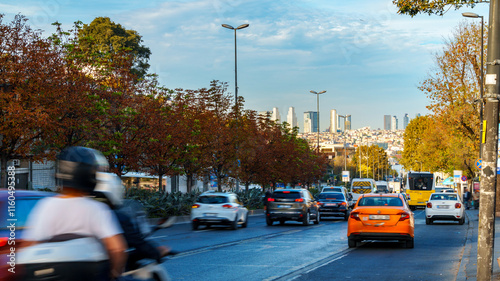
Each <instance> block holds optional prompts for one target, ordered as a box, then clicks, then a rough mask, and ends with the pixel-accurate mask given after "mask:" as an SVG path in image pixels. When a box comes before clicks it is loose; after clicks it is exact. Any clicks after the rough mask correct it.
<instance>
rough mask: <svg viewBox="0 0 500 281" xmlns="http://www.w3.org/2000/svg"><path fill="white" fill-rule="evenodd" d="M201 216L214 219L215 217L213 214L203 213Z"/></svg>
mask: <svg viewBox="0 0 500 281" xmlns="http://www.w3.org/2000/svg"><path fill="white" fill-rule="evenodd" d="M203 215H204V216H205V217H216V216H217V214H215V213H204V214H203Z"/></svg>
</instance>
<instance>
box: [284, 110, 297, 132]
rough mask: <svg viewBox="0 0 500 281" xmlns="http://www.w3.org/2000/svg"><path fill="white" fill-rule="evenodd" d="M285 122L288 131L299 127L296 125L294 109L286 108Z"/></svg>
mask: <svg viewBox="0 0 500 281" xmlns="http://www.w3.org/2000/svg"><path fill="white" fill-rule="evenodd" d="M286 122H287V123H288V126H289V128H290V129H293V128H295V127H297V126H299V124H297V115H296V114H295V107H289V108H288V114H287V115H286Z"/></svg>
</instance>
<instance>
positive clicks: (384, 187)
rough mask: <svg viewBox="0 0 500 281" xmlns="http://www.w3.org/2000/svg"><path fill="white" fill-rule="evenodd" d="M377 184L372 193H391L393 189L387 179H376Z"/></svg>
mask: <svg viewBox="0 0 500 281" xmlns="http://www.w3.org/2000/svg"><path fill="white" fill-rule="evenodd" d="M375 184H376V186H375V188H374V189H373V190H372V193H391V192H392V190H390V188H389V184H388V183H387V182H386V181H376V182H375Z"/></svg>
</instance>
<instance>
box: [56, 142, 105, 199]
mask: <svg viewBox="0 0 500 281" xmlns="http://www.w3.org/2000/svg"><path fill="white" fill-rule="evenodd" d="M57 161H58V166H59V171H58V172H57V173H56V178H57V179H61V180H62V184H63V187H69V188H74V189H78V190H81V191H84V192H87V193H90V192H92V191H93V190H94V187H95V185H96V183H97V179H96V172H98V171H105V170H107V168H108V161H107V160H106V158H105V157H104V155H102V153H101V152H99V151H97V150H95V149H92V148H87V147H81V146H72V147H68V148H66V149H64V150H63V151H61V153H60V154H59V155H58V156H57Z"/></svg>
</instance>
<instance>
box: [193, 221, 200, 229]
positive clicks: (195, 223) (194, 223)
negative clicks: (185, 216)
mask: <svg viewBox="0 0 500 281" xmlns="http://www.w3.org/2000/svg"><path fill="white" fill-rule="evenodd" d="M199 225H200V224H199V223H197V222H192V223H191V227H192V228H193V230H197V229H198V226H199Z"/></svg>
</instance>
